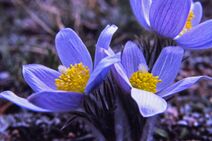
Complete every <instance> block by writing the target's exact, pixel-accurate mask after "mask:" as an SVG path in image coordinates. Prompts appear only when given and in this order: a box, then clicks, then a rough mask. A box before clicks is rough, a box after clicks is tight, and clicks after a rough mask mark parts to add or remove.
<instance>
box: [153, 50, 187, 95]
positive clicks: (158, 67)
mask: <svg viewBox="0 0 212 141" xmlns="http://www.w3.org/2000/svg"><path fill="white" fill-rule="evenodd" d="M183 55H184V50H183V49H182V48H181V47H175V46H170V47H166V48H164V49H163V50H162V52H161V54H160V55H159V57H158V59H157V61H156V63H155V65H154V66H153V69H152V74H153V75H154V76H159V79H161V80H162V82H160V83H158V85H157V91H160V90H162V89H164V88H166V87H167V86H169V85H171V84H172V83H173V82H174V80H175V78H176V76H177V73H178V72H179V70H180V66H181V61H182V58H183Z"/></svg>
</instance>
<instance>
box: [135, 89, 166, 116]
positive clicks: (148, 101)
mask: <svg viewBox="0 0 212 141" xmlns="http://www.w3.org/2000/svg"><path fill="white" fill-rule="evenodd" d="M131 96H132V98H133V99H134V100H135V101H136V103H137V105H138V108H139V111H140V113H141V115H142V116H143V117H150V116H154V115H156V114H159V113H162V112H164V111H165V110H166V108H167V103H166V101H165V100H164V99H163V98H161V97H159V96H157V95H156V94H153V93H151V92H147V91H143V90H139V89H136V88H132V91H131Z"/></svg>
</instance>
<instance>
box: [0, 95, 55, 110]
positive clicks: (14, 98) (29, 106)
mask: <svg viewBox="0 0 212 141" xmlns="http://www.w3.org/2000/svg"><path fill="white" fill-rule="evenodd" d="M0 98H3V99H6V100H8V101H10V102H12V103H14V104H17V105H18V106H20V107H23V108H26V109H29V110H32V111H36V112H51V111H50V110H47V109H43V108H41V107H38V106H36V105H34V104H32V103H31V102H29V101H28V100H27V99H25V98H21V97H19V96H17V95H15V94H14V93H13V92H11V91H4V92H1V93H0Z"/></svg>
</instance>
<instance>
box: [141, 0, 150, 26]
mask: <svg viewBox="0 0 212 141" xmlns="http://www.w3.org/2000/svg"><path fill="white" fill-rule="evenodd" d="M141 2H142V9H143V13H144V18H145V21H146V22H147V24H148V25H150V23H149V11H150V7H151V5H152V0H141Z"/></svg>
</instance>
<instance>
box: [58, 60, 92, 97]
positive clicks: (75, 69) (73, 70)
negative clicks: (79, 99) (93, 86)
mask: <svg viewBox="0 0 212 141" xmlns="http://www.w3.org/2000/svg"><path fill="white" fill-rule="evenodd" d="M89 77H90V71H89V69H88V67H86V66H84V65H83V64H82V63H79V64H75V65H71V66H70V67H69V68H67V69H66V71H65V72H62V74H61V75H60V76H59V78H57V79H55V85H56V87H57V89H58V90H64V91H71V92H80V93H82V92H84V90H85V87H86V84H87V82H88V79H89Z"/></svg>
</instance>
